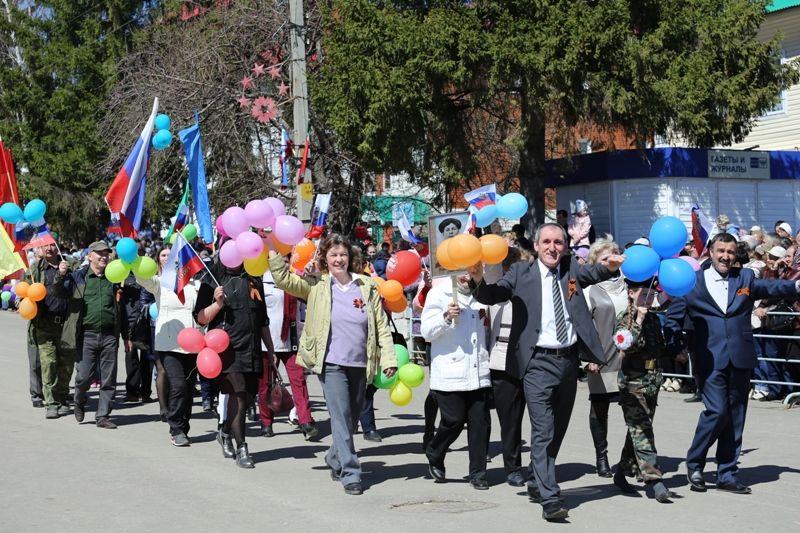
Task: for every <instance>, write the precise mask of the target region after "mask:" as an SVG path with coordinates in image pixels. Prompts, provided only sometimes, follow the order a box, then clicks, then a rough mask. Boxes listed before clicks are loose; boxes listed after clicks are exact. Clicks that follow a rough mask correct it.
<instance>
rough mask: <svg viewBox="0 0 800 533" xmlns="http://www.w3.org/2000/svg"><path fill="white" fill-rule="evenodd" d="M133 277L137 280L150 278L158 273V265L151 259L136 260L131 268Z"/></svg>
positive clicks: (145, 257) (141, 258)
mask: <svg viewBox="0 0 800 533" xmlns="http://www.w3.org/2000/svg"><path fill="white" fill-rule="evenodd" d="M131 270H133V273H134V275H136V277H139V278H152V277H153V276H155V275H156V274H157V273H158V265H157V264H156V262H155V261H153V259H152V258H150V257H147V256H144V257H140V258H139V259H137V260H136V261H135V262H134V263H133V265H132V266H131Z"/></svg>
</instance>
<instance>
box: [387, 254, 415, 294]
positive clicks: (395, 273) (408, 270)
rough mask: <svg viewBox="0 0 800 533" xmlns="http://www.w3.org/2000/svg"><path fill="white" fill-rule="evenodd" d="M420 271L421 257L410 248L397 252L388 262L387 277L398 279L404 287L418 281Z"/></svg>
mask: <svg viewBox="0 0 800 533" xmlns="http://www.w3.org/2000/svg"><path fill="white" fill-rule="evenodd" d="M420 272H422V264H421V263H420V258H419V256H418V255H417V254H415V253H414V252H411V251H409V250H403V251H402V252H397V253H396V254H394V255H393V256H392V257H391V258H390V259H389V261H388V262H387V263H386V279H393V280H397V281H399V282H400V284H401V285H402V286H403V287H408V286H409V285H413V284H414V283H416V282H417V280H418V279H419V274H420Z"/></svg>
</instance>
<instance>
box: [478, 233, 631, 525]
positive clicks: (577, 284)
mask: <svg viewBox="0 0 800 533" xmlns="http://www.w3.org/2000/svg"><path fill="white" fill-rule="evenodd" d="M566 242H567V236H566V232H565V231H564V228H562V227H561V226H559V225H558V224H544V225H542V226H540V227H539V229H538V230H537V231H536V235H535V236H534V249H535V250H536V252H537V254H538V259H537V260H535V261H533V262H532V263H515V264H514V265H512V266H511V269H510V270H509V271H508V272H507V273H506V274H505V275H504V276H503V277H502V278H501V279H500V280H499V281H498V282H497V283H495V284H487V283H485V282H484V281H483V265H482V264H481V263H478V264H477V265H475V266H473V267H471V268H469V269H468V270H469V273H470V276H471V278H472V280H471V282H470V286H471V287H472V289H473V291H474V294H475V298H476V299H477V300H478V301H479V302H481V303H483V304H488V305H492V304H497V303H501V302H505V301H507V300H511V305H512V319H511V333H510V335H509V342H508V357H507V359H506V372H507V373H509V374H510V375H511V376H513V377H516V378H517V379H521V380H522V382H523V387H524V389H525V399H526V401H527V403H528V414H529V416H530V420H531V428H532V429H531V465H532V477H531V478H530V480H529V481H528V493H529V494H530V495H531V497H532V498H533V499H535V500H539V501H540V502H541V504H542V508H543V511H542V517H543V518H544V519H545V520H562V519H564V518H566V517H567V516H568V514H569V513H568V511H567V509H566V508H565V507H564V502H563V499H562V498H561V490H560V489H559V487H558V483H557V482H556V475H555V461H556V456H557V455H558V450H559V448H560V447H561V441H562V440H563V439H564V434H565V433H566V431H567V425H568V424H569V419H570V415H571V414H572V406H573V404H574V403H575V391H576V388H577V379H578V358H579V356H580V357H582V358H584V359H586V360H587V361H589V363H590V367H591V370H593V371H597V370H598V369H599V366H600V365H602V364H604V362H605V361H604V359H603V348H602V344H601V343H600V339H599V337H598V335H597V330H596V329H595V327H594V323H593V322H592V317H591V315H590V313H589V307H588V306H587V305H586V300H585V299H584V297H583V287H586V286H588V285H592V284H594V283H598V282H600V281H603V280H605V279H608V278H610V277H611V276H612V272H616V271H617V270H618V269H619V265H620V264H622V261H623V260H624V257H622V256H619V255H614V256H611V257H610V258H609V260H608V265H609V267H608V268H606V267H605V266H603V265H600V264H597V265H586V266H580V265H579V264H578V263H577V261H575V260H574V259H573V258H571V257H570V256H569V254H568V253H567V245H566Z"/></svg>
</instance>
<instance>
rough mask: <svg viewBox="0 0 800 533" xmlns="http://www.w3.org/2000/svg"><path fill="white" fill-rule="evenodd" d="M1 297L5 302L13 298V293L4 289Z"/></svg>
mask: <svg viewBox="0 0 800 533" xmlns="http://www.w3.org/2000/svg"><path fill="white" fill-rule="evenodd" d="M0 299H2V300H3V301H4V302H7V301H9V300H10V299H11V293H10V292H8V291H3V292H2V294H0Z"/></svg>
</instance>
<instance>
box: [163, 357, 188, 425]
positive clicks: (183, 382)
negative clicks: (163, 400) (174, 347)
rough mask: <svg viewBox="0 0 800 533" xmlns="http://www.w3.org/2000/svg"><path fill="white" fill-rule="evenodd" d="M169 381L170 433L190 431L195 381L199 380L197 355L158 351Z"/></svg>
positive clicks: (168, 414)
mask: <svg viewBox="0 0 800 533" xmlns="http://www.w3.org/2000/svg"><path fill="white" fill-rule="evenodd" d="M158 356H159V358H160V359H161V363H162V364H163V365H164V370H165V371H166V373H167V381H168V382H169V396H168V398H167V424H169V434H170V435H179V434H181V433H183V434H188V433H189V419H190V418H191V417H192V399H193V397H194V383H195V381H196V380H197V375H196V371H195V365H196V363H197V356H196V355H195V354H185V353H178V352H158Z"/></svg>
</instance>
